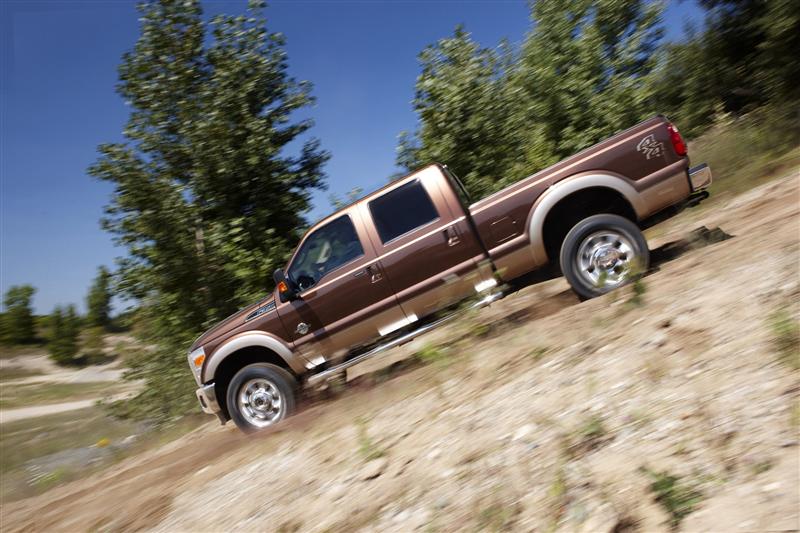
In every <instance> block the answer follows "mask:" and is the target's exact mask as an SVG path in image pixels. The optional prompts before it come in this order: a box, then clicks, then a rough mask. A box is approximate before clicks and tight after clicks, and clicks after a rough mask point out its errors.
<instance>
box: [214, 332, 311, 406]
mask: <svg viewBox="0 0 800 533" xmlns="http://www.w3.org/2000/svg"><path fill="white" fill-rule="evenodd" d="M253 363H271V364H273V365H275V366H279V367H281V368H283V369H285V370H286V371H287V372H289V373H290V374H291V375H292V376H294V375H295V374H294V372H293V371H292V369H291V367H289V365H288V364H287V363H286V361H284V360H283V358H282V357H281V356H279V355H278V354H276V353H275V352H273V351H272V350H270V349H269V348H265V347H263V346H248V347H246V348H242V349H241V350H236V351H235V352H233V353H232V354H230V355H229V356H228V357H226V358H225V359H224V360H223V361H222V363H220V365H219V367H217V371H216V372H215V374H214V392H215V393H216V395H217V403H219V406H220V408H222V413H223V414H224V415H225V417H226V418H228V419H230V413H229V412H228V405H227V403H228V400H227V393H228V384H230V382H231V380H232V379H233V376H235V375H236V373H237V372H238V371H239V370H241V369H242V368H244V367H246V366H247V365H252V364H253ZM295 377H296V376H295Z"/></svg>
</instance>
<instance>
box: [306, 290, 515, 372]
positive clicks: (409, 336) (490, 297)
mask: <svg viewBox="0 0 800 533" xmlns="http://www.w3.org/2000/svg"><path fill="white" fill-rule="evenodd" d="M503 296H504V295H503V293H502V292H495V293H492V294H487V295H486V296H484V297H483V298H481V299H480V300H478V301H477V302H475V303H474V304H472V305H470V306H469V307H466V308H464V309H463V310H460V311H456V312H454V313H452V314H449V315H447V316H445V317H443V318H440V319H439V320H436V321H434V322H431V323H429V324H426V325H424V326H422V327H420V328H417V329H415V330H414V331H410V332H408V333H406V334H404V335H401V336H399V337H397V338H396V339H393V340H391V341H389V342H387V343H386V344H381V345H380V346H376V347H375V348H373V349H371V350H369V351H368V352H364V353H362V354H361V355H357V356H355V357H353V358H352V359H348V360H347V361H345V362H344V363H341V364H338V365H336V366H334V367H332V368H329V369H327V370H325V371H323V372H320V373H319V374H314V375H313V376H311V377H309V378H308V379H307V380H306V384H307V385H309V386H314V385H317V384H318V383H320V382H323V381H328V380H330V379H332V378H333V377H335V376H337V375H339V374H341V373H342V372H344V371H345V370H347V369H348V368H350V367H351V366H354V365H357V364H358V363H361V362H364V361H366V360H367V359H370V358H372V357H375V356H376V355H379V354H381V353H383V352H385V351H387V350H390V349H392V348H396V347H397V346H400V345H401V344H405V343H407V342H410V341H412V340H414V339H415V338H417V337H419V336H420V335H422V334H423V333H427V332H429V331H430V330H432V329H435V328H438V327H439V326H441V325H442V324H445V323H447V322H450V321H451V320H453V319H454V318H457V317H459V316H461V314H462V313H464V312H466V311H471V310H473V309H479V308H481V307H486V306H487V305H489V304H491V303H493V302H496V301H497V300H499V299H500V298H502V297H503Z"/></svg>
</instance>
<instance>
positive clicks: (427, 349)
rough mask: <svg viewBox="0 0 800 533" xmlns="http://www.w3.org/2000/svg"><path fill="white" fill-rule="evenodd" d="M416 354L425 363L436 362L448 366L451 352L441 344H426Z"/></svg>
mask: <svg viewBox="0 0 800 533" xmlns="http://www.w3.org/2000/svg"><path fill="white" fill-rule="evenodd" d="M414 356H415V357H416V358H417V359H418V360H419V361H421V362H422V363H423V364H425V365H430V364H435V365H438V366H441V367H446V366H448V365H449V364H450V354H448V353H447V350H444V349H442V348H441V347H439V346H432V345H429V344H426V345H425V346H423V347H422V349H421V350H420V351H418V352H417V353H416V354H414Z"/></svg>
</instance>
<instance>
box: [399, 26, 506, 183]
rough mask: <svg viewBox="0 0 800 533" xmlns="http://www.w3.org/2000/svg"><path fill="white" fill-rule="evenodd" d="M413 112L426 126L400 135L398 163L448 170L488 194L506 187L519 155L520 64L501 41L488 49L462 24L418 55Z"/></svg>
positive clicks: (406, 166) (415, 167) (405, 167)
mask: <svg viewBox="0 0 800 533" xmlns="http://www.w3.org/2000/svg"><path fill="white" fill-rule="evenodd" d="M419 61H420V63H421V65H422V72H421V73H420V75H419V77H418V78H417V83H416V94H415V97H414V102H413V105H414V110H415V111H416V112H417V116H418V119H419V127H418V129H417V131H416V132H415V134H413V135H411V134H409V133H407V132H403V133H401V135H400V144H399V146H398V149H397V150H398V156H397V164H398V165H399V166H401V167H403V168H404V169H405V170H407V171H412V170H415V169H417V168H419V167H420V166H423V165H425V164H428V163H432V162H440V163H445V164H447V165H449V166H450V167H451V168H452V169H453V171H454V172H455V173H456V174H457V175H458V176H459V177H460V178H461V179H462V181H463V182H464V184H465V185H466V187H467V188H468V189H469V192H470V193H471V194H472V195H473V196H476V197H480V196H485V195H486V194H488V193H490V192H493V191H495V190H497V189H499V188H502V187H503V186H504V185H506V184H507V183H508V181H509V179H513V177H516V178H519V177H521V176H512V175H513V174H514V171H513V170H512V168H511V167H512V166H513V161H514V160H515V159H516V155H517V153H518V152H519V148H520V146H519V142H518V136H517V135H516V134H515V132H514V131H513V130H511V129H509V126H510V125H511V124H512V122H513V119H514V117H513V112H514V110H515V105H514V104H515V103H514V97H513V96H514V95H513V94H512V93H511V92H510V91H509V89H510V87H509V85H508V83H507V79H508V74H509V72H508V71H509V69H510V68H511V67H512V64H513V60H512V54H511V51H510V49H509V48H508V46H507V45H505V44H502V45H501V46H500V47H498V49H497V50H491V49H487V48H481V47H480V46H479V45H478V44H477V43H475V41H473V40H472V38H471V37H470V34H469V33H468V32H466V31H465V30H464V29H463V28H462V27H461V26H459V27H457V28H456V30H455V32H454V34H453V36H452V37H448V38H445V39H441V40H439V41H438V42H437V43H436V44H434V45H431V46H428V47H427V48H425V49H424V50H423V51H422V53H421V54H420V55H419Z"/></svg>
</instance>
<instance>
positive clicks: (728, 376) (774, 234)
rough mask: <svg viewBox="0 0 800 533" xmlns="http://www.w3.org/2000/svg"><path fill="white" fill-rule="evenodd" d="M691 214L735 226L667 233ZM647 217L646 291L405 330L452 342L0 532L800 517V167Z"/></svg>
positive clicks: (17, 519) (665, 523)
mask: <svg viewBox="0 0 800 533" xmlns="http://www.w3.org/2000/svg"><path fill="white" fill-rule="evenodd" d="M701 226H706V227H708V228H715V227H720V228H722V230H724V232H726V233H727V234H730V235H732V236H733V238H731V239H728V240H725V241H723V242H717V243H713V244H708V245H707V246H702V247H694V248H691V249H690V247H687V246H684V245H683V244H685V243H678V244H671V245H667V243H670V242H674V241H678V240H679V239H689V240H692V239H691V236H692V232H693V230H695V229H697V228H699V227H701ZM651 233H652V234H651V235H650V236H649V240H650V245H651V248H654V249H656V252H655V254H654V260H655V261H654V262H655V263H656V271H655V272H653V273H652V274H651V275H649V276H647V278H646V279H645V282H644V285H645V286H646V289H647V292H646V294H645V296H644V303H643V304H642V305H640V306H634V305H632V304H630V303H629V302H628V299H629V296H630V290H628V289H626V290H623V291H618V293H617V294H611V295H608V296H606V297H603V298H599V299H597V300H592V301H589V302H583V303H579V302H578V301H577V299H575V298H574V297H573V296H572V294H571V293H570V292H569V291H568V288H567V285H566V283H565V282H564V281H563V280H561V279H559V280H553V281H550V282H547V283H544V284H540V285H537V286H532V287H529V288H526V289H523V290H521V291H519V292H517V293H514V294H512V295H510V296H509V297H507V298H506V299H504V300H502V301H500V302H498V303H497V304H494V305H493V306H492V307H491V308H490V309H487V310H484V311H482V312H480V313H478V314H475V315H473V316H471V317H468V318H467V319H465V320H462V321H459V323H458V324H456V325H454V326H452V327H450V328H448V329H447V330H442V331H440V332H437V333H436V334H435V335H434V336H433V337H431V338H428V339H425V340H424V341H417V342H416V344H415V346H409V347H407V348H406V350H407V351H409V350H413V349H414V348H416V349H419V347H420V346H421V345H423V344H425V343H437V344H441V345H442V346H443V347H442V348H440V349H438V351H437V350H428V355H429V357H428V359H433V362H432V363H431V364H429V365H426V366H416V367H411V368H410V369H407V370H406V371H403V372H396V373H394V374H389V373H388V372H383V373H378V374H372V375H371V376H366V377H365V378H362V379H361V380H360V381H358V384H357V385H354V386H351V387H349V388H348V390H347V391H345V392H344V393H343V394H341V395H340V396H339V397H338V398H336V399H334V400H331V401H327V402H320V403H317V404H315V405H312V406H309V407H308V408H306V409H305V410H304V411H303V412H302V413H300V414H299V415H298V416H297V417H295V418H293V419H292V420H290V421H288V423H286V424H283V425H282V426H281V427H280V428H276V429H275V430H273V431H270V432H267V433H265V434H261V435H258V436H255V437H244V436H242V435H240V434H239V433H238V432H237V431H236V430H235V429H234V428H233V427H230V426H228V427H224V428H221V427H219V426H216V425H215V424H213V423H209V424H208V425H207V426H204V427H202V428H200V429H198V430H197V431H195V432H193V433H192V434H189V435H187V436H185V437H183V438H181V439H179V440H178V441H175V442H173V443H171V444H169V445H166V446H164V447H162V448H159V449H158V450H155V451H153V452H148V453H147V454H142V455H140V456H138V457H134V458H131V459H128V460H126V461H124V462H122V463H120V464H118V465H117V466H116V467H114V468H113V469H109V470H108V471H106V472H103V473H101V474H97V475H94V476H92V477H89V478H86V479H84V480H80V481H77V482H74V483H71V484H68V485H65V486H63V487H58V488H55V489H53V490H51V491H49V492H47V493H45V494H43V495H41V496H38V497H35V498H30V499H27V500H21V501H18V502H12V503H8V504H4V505H3V506H2V524H0V525H1V527H2V530H3V531H7V532H11V531H31V530H39V531H41V530H51V529H56V530H63V531H85V530H97V529H102V530H109V531H113V530H134V529H154V530H159V531H220V530H226V531H227V530H245V531H252V530H270V531H273V530H281V531H295V530H302V531H351V530H359V529H363V530H367V531H412V530H415V529H419V530H421V531H422V530H426V531H456V530H463V529H472V530H474V529H484V530H499V529H512V530H520V531H532V530H535V531H552V530H559V531H593V532H595V531H598V532H600V531H612V530H616V531H621V530H626V529H629V530H639V531H647V532H650V531H669V529H670V527H671V523H672V524H677V523H678V521H679V519H681V518H682V521H681V522H680V525H679V527H680V529H682V530H685V531H737V530H739V531H742V530H748V531H752V530H767V529H771V530H793V529H798V528H800V480H799V479H798V477H799V476H800V461H798V456H799V454H800V452H799V448H798V425H800V410H798V397H799V396H800V376H799V375H798V371H797V370H796V369H794V368H792V366H791V365H790V364H786V361H785V359H786V358H785V354H784V361H783V362H782V361H781V360H780V358H779V353H778V349H777V347H776V345H775V335H776V334H775V331H774V328H773V325H772V324H771V320H772V319H770V316H772V315H773V313H774V312H775V311H777V310H779V309H783V310H785V313H786V314H787V315H788V316H791V317H793V318H794V319H795V320H796V319H797V318H798V316H800V303H799V302H800V271H799V270H798V268H799V262H800V175H798V174H797V173H794V174H793V175H791V176H788V177H786V178H784V179H780V180H777V181H774V182H772V183H771V184H768V185H766V186H762V187H759V188H758V189H754V190H752V191H750V192H748V193H746V194H745V195H742V196H739V197H736V198H733V199H730V200H728V201H720V202H717V203H716V204H714V205H713V208H705V209H703V210H702V211H698V210H692V211H687V212H684V213H683V214H681V215H680V216H679V217H677V218H675V219H673V220H671V221H670V222H668V223H667V224H665V225H662V226H660V227H657V228H655V229H654V231H652V232H651ZM694 241H697V239H694ZM700 241H701V242H700V244H703V242H702V239H700ZM665 245H666V246H665ZM790 356H791V354H790ZM654 480H656V481H660V485H659V487H660V489H659V491H657V492H653V490H651V483H652V482H653V481H654ZM657 497H659V498H658V500H656V498H657ZM671 521H672V522H671Z"/></svg>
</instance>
